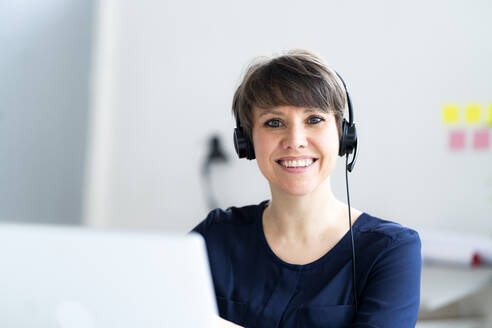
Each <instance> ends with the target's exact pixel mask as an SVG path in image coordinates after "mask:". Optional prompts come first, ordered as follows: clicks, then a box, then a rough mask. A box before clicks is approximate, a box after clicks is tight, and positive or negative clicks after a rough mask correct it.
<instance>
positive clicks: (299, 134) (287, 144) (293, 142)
mask: <svg viewBox="0 0 492 328" xmlns="http://www.w3.org/2000/svg"><path fill="white" fill-rule="evenodd" d="M305 147H307V135H306V131H305V130H304V127H302V126H298V125H293V126H290V127H289V128H288V129H287V130H286V134H285V136H284V138H283V140H282V148H284V149H298V148H305Z"/></svg>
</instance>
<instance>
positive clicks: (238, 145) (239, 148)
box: [233, 127, 256, 159]
mask: <svg viewBox="0 0 492 328" xmlns="http://www.w3.org/2000/svg"><path fill="white" fill-rule="evenodd" d="M233 138H234V149H236V153H237V155H238V156H239V158H247V159H255V158H256V156H255V150H254V148H253V144H252V142H251V140H250V139H249V137H248V136H247V135H246V134H245V133H244V131H243V128H242V127H236V128H235V129H234V135H233Z"/></svg>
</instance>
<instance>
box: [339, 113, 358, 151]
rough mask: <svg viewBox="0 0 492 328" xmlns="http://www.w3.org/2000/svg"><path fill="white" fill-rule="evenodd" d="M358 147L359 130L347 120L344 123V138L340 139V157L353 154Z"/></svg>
mask: <svg viewBox="0 0 492 328" xmlns="http://www.w3.org/2000/svg"><path fill="white" fill-rule="evenodd" d="M356 147H357V130H356V128H355V124H353V123H352V124H349V123H348V122H347V120H346V119H343V121H342V137H341V138H340V147H339V149H338V155H339V156H342V157H343V156H345V155H347V154H351V153H352V152H353V151H354V149H355V148H356Z"/></svg>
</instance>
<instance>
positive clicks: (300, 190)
mask: <svg viewBox="0 0 492 328" xmlns="http://www.w3.org/2000/svg"><path fill="white" fill-rule="evenodd" d="M279 189H280V190H281V191H282V192H283V193H286V194H289V195H291V196H297V197H301V196H306V195H309V194H311V193H312V192H313V191H314V190H315V189H316V188H315V186H310V185H293V186H292V185H291V186H281V187H280V188H279Z"/></svg>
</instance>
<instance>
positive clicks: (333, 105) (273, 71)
mask: <svg viewBox="0 0 492 328" xmlns="http://www.w3.org/2000/svg"><path fill="white" fill-rule="evenodd" d="M345 103H346V95H345V88H344V87H343V84H342V82H341V80H340V79H339V78H338V76H337V75H336V73H335V72H334V71H333V70H332V69H330V68H329V67H328V66H327V65H326V64H325V63H324V61H323V60H322V59H321V58H320V57H319V56H317V55H315V54H313V53H312V52H309V51H307V50H297V49H296V50H291V51H289V52H287V53H286V54H285V55H281V56H278V57H273V58H266V57H259V58H257V59H255V60H254V61H253V62H252V63H251V64H250V65H249V66H248V68H247V71H246V74H245V75H244V77H243V80H242V82H241V84H240V85H239V87H238V88H237V90H236V92H235V93H234V99H233V102H232V113H233V115H234V116H235V117H236V118H237V117H238V116H239V120H240V122H241V126H242V127H243V129H244V131H245V133H246V134H247V135H248V136H249V137H250V138H251V136H252V129H253V111H252V110H253V108H254V107H258V108H263V109H270V108H273V107H277V106H296V107H307V108H317V109H321V110H322V111H325V112H328V113H330V112H333V113H334V115H335V119H336V124H337V129H338V136H339V137H341V132H342V119H343V110H344V108H345Z"/></svg>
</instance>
